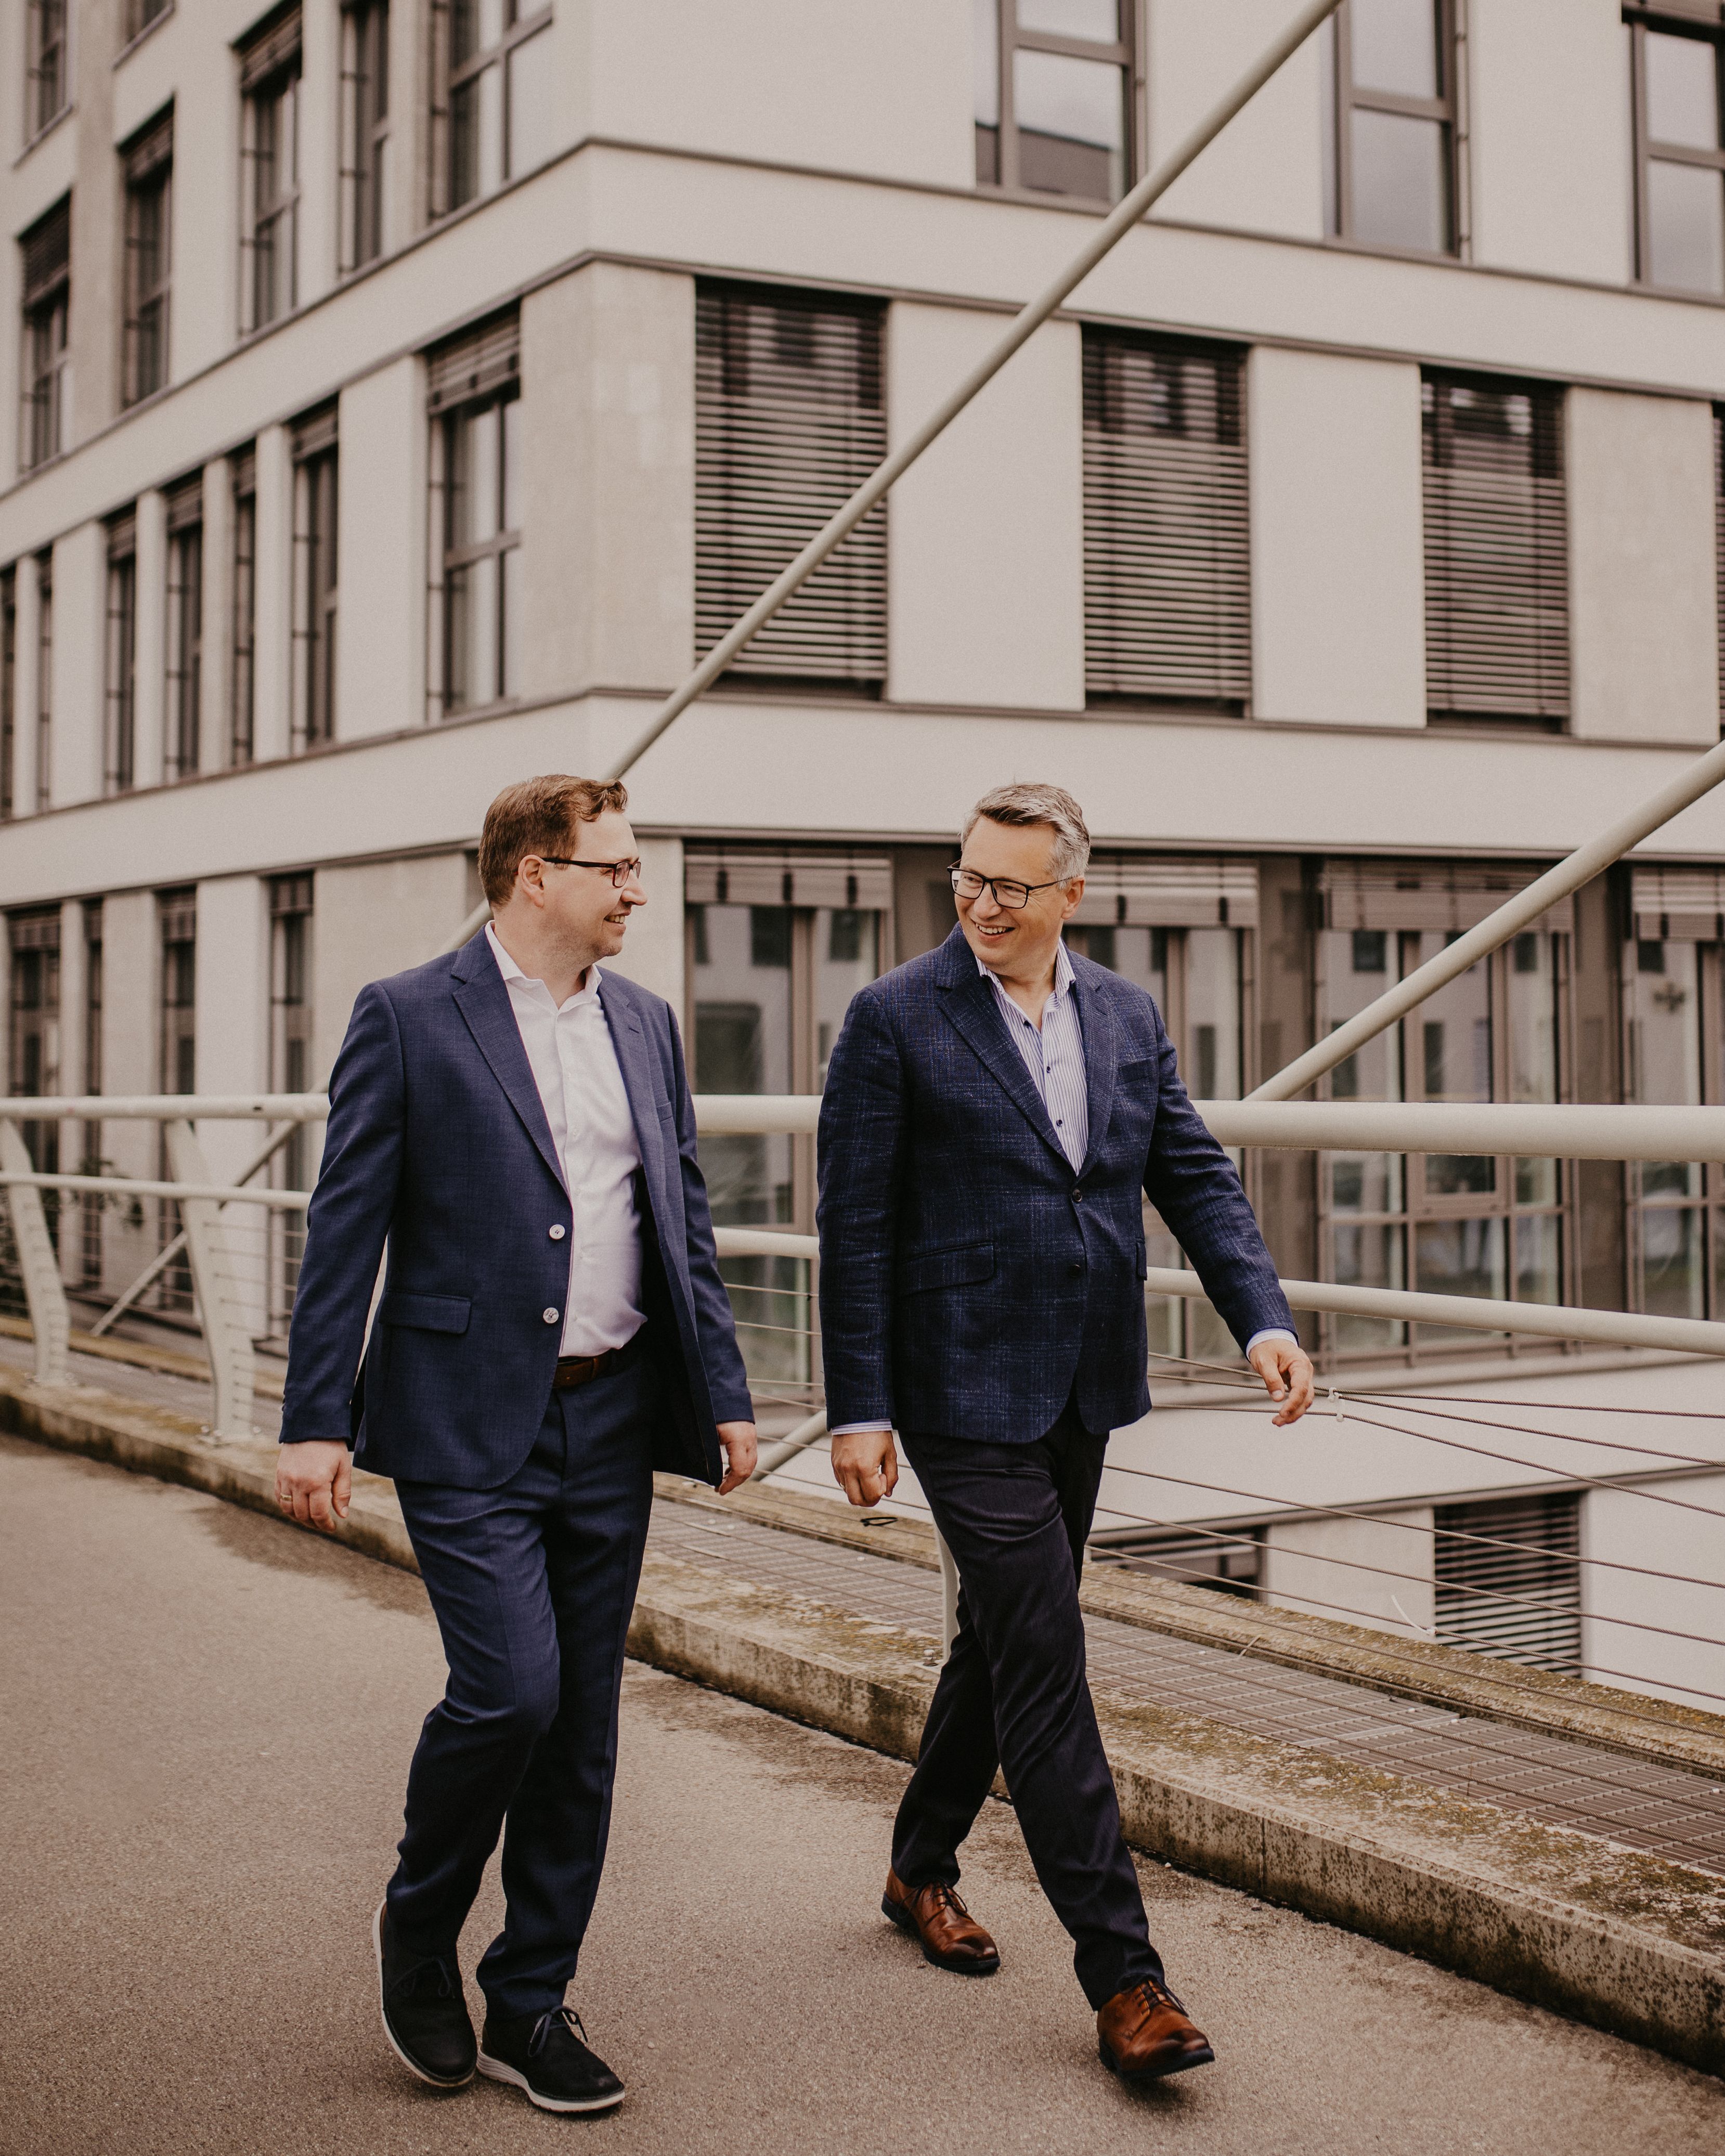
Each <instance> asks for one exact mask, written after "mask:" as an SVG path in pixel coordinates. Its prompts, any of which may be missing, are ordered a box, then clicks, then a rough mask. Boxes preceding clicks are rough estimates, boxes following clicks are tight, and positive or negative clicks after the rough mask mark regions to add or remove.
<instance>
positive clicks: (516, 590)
mask: <svg viewBox="0 0 1725 2156" xmlns="http://www.w3.org/2000/svg"><path fill="white" fill-rule="evenodd" d="M502 634H503V670H502V673H501V675H500V677H499V679H498V682H497V693H498V695H499V696H520V694H521V548H520V547H511V548H510V549H509V551H508V552H507V553H506V554H505V555H504V557H503V631H502Z"/></svg>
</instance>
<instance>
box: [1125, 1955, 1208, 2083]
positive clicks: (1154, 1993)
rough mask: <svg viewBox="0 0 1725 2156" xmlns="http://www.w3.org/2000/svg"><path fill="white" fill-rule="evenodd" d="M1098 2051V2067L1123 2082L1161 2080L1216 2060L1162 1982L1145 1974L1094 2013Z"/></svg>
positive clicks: (1204, 2037) (1201, 2034)
mask: <svg viewBox="0 0 1725 2156" xmlns="http://www.w3.org/2000/svg"><path fill="white" fill-rule="evenodd" d="M1096 2049H1097V2050H1098V2051H1100V2052H1101V2059H1102V2064H1103V2065H1104V2066H1106V2068H1107V2069H1108V2071H1109V2072H1110V2073H1111V2074H1118V2075H1119V2076H1120V2077H1121V2079H1122V2081H1128V2082H1149V2081H1160V2080H1161V2079H1162V2078H1163V2076H1164V2075H1166V2074H1183V2073H1184V2072H1185V2071H1187V2069H1188V2068H1189V2067H1190V2066H1209V2063H1210V2061H1212V2060H1213V2059H1214V2057H1215V2056H1216V2055H1215V2053H1214V2051H1212V2050H1211V2049H1210V2040H1209V2037H1208V2036H1206V2035H1204V2031H1203V2030H1202V2029H1196V2028H1194V2026H1193V2025H1192V2023H1191V2022H1190V2021H1189V2020H1188V2019H1187V2018H1186V2010H1185V2008H1184V2007H1183V2005H1181V2004H1180V2002H1179V2000H1178V1999H1176V1998H1175V1996H1174V1994H1173V1992H1171V1991H1170V1990H1169V1989H1168V1986H1167V1985H1166V1984H1158V1982H1157V1981H1156V1979H1155V1978H1154V1977H1153V1976H1147V1977H1146V1978H1145V1979H1144V1981H1143V1982H1142V1984H1134V1985H1133V1986H1132V1989H1131V1990H1130V1991H1117V1992H1116V1993H1115V1994H1114V1996H1113V1997H1112V1998H1111V1999H1110V2000H1109V2001H1108V2003H1107V2005H1106V2006H1104V2007H1103V2008H1102V2009H1101V2010H1100V2012H1099V2013H1098V2014H1097V2015H1096Z"/></svg>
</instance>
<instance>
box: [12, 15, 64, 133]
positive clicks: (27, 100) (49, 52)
mask: <svg viewBox="0 0 1725 2156" xmlns="http://www.w3.org/2000/svg"><path fill="white" fill-rule="evenodd" d="M72 14H73V11H72V8H71V6H70V5H69V0H27V8H26V15H25V30H24V40H25V57H24V112H25V119H24V146H25V148H26V149H28V148H29V146H31V145H32V144H33V143H34V142H36V141H39V139H40V138H41V137H42V136H44V135H45V134H46V133H47V132H48V131H49V128H50V127H52V126H53V125H54V122H55V121H57V120H58V119H59V118H60V116H61V115H63V114H64V113H66V112H68V111H69V110H71V105H72V70H71V67H70V65H69V61H70V59H71V44H72ZM50 20H52V21H53V22H54V23H55V24H56V25H57V27H56V28H54V31H53V33H52V35H49V34H48V31H47V25H48V24H49V22H50ZM50 68H51V69H52V80H53V81H54V85H55V91H54V95H55V102H54V104H53V105H48V104H47V103H46V102H45V101H44V100H45V98H46V97H47V95H49V93H48V92H46V91H45V90H44V88H43V84H44V80H45V79H47V78H48V77H49V70H50Z"/></svg>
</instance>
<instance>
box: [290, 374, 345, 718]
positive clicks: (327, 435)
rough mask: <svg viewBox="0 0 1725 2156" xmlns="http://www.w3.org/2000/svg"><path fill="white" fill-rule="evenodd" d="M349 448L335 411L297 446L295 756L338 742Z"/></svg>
mask: <svg viewBox="0 0 1725 2156" xmlns="http://www.w3.org/2000/svg"><path fill="white" fill-rule="evenodd" d="M340 544H341V442H340V440H339V439H338V437H337V434H336V423H335V415H334V413H333V412H331V413H325V414H323V415H321V416H319V417H315V418H311V419H310V420H302V421H301V422H300V426H299V428H298V429H295V444H294V590H293V601H294V613H293V644H294V663H293V714H292V733H291V739H290V749H289V753H290V755H294V756H304V755H305V754H306V753H307V752H309V751H311V750H313V749H318V748H324V747H327V746H328V745H329V743H330V742H332V741H334V739H335V738H336V634H337V630H338V626H339V617H340V599H341V583H340V575H341V557H340V552H339V548H340Z"/></svg>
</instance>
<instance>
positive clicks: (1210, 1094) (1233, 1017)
mask: <svg viewBox="0 0 1725 2156" xmlns="http://www.w3.org/2000/svg"><path fill="white" fill-rule="evenodd" d="M1186 1028H1187V1039H1188V1044H1189V1045H1188V1050H1187V1053H1188V1055H1189V1057H1190V1061H1189V1062H1185V1061H1184V1059H1183V1063H1184V1067H1183V1070H1182V1073H1181V1075H1182V1076H1183V1078H1184V1079H1185V1081H1186V1088H1187V1091H1189V1093H1190V1094H1191V1095H1192V1096H1193V1097H1194V1100H1199V1101H1237V1100H1238V1099H1239V1098H1240V1093H1241V1091H1242V1086H1241V1082H1240V1081H1241V1076H1242V1073H1241V1070H1240V1045H1241V1043H1240V936H1239V932H1237V931H1236V930H1235V929H1232V928H1193V929H1189V930H1188V931H1187V934H1186Z"/></svg>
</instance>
